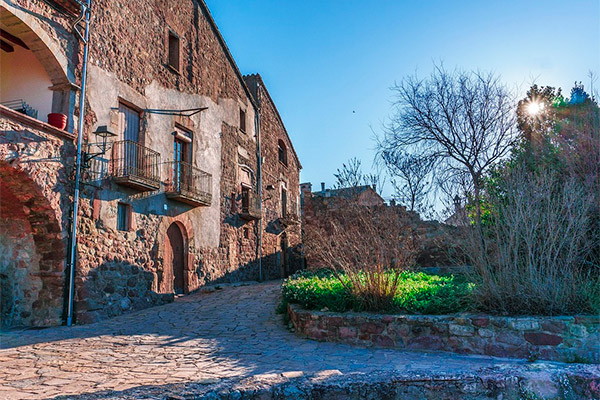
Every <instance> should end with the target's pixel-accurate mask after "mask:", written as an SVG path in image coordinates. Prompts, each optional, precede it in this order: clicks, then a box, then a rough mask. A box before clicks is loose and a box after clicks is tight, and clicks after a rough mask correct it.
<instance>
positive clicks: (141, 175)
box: [109, 140, 160, 188]
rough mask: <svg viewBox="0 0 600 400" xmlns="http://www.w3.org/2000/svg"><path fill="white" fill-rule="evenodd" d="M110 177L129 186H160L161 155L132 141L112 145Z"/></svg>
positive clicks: (122, 141)
mask: <svg viewBox="0 0 600 400" xmlns="http://www.w3.org/2000/svg"><path fill="white" fill-rule="evenodd" d="M109 175H110V176H111V177H113V178H114V179H115V181H117V182H118V183H122V184H125V185H129V186H147V187H148V188H158V187H159V186H160V153H158V152H156V151H154V150H151V149H149V148H148V147H145V146H142V145H141V144H139V143H137V142H134V141H132V140H121V141H117V142H113V143H112V150H111V158H110V168H109Z"/></svg>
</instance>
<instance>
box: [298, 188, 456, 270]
mask: <svg viewBox="0 0 600 400" xmlns="http://www.w3.org/2000/svg"><path fill="white" fill-rule="evenodd" d="M309 188H310V185H307V186H305V189H307V190H304V191H303V193H302V222H303V224H304V226H310V225H311V224H317V223H318V221H321V220H322V219H324V218H325V219H326V218H328V215H329V214H330V213H331V212H334V211H335V210H336V209H339V208H340V207H345V206H346V204H347V203H348V202H350V201H353V200H351V199H346V198H340V197H324V196H315V195H313V194H312V193H311V192H310V189H309ZM366 193H370V196H372V195H373V193H374V192H373V191H366ZM377 197H379V196H377ZM365 202H366V201H365ZM359 204H360V203H359ZM367 204H370V203H367ZM380 207H392V208H394V209H396V210H397V212H398V213H401V215H403V216H404V217H406V221H407V223H408V224H409V226H411V227H412V229H413V231H414V234H415V236H416V243H417V245H418V248H417V255H416V264H417V267H436V268H439V267H443V268H444V269H448V267H450V269H453V267H454V266H457V265H464V257H463V256H462V242H461V231H460V228H458V227H454V226H450V225H446V224H441V223H438V222H436V221H424V220H422V219H421V218H420V216H419V214H417V213H416V212H410V211H407V210H406V208H405V207H403V206H400V205H382V206H380ZM308 264H309V265H308V266H309V267H313V268H314V267H319V266H318V265H311V263H310V260H308Z"/></svg>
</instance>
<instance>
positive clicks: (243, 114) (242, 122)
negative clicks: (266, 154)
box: [240, 108, 246, 132]
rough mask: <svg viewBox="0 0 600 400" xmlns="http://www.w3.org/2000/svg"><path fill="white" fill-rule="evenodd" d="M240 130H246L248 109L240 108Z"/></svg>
mask: <svg viewBox="0 0 600 400" xmlns="http://www.w3.org/2000/svg"><path fill="white" fill-rule="evenodd" d="M240 131H242V132H246V111H245V110H243V109H241V108H240Z"/></svg>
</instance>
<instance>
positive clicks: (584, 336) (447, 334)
mask: <svg viewBox="0 0 600 400" xmlns="http://www.w3.org/2000/svg"><path fill="white" fill-rule="evenodd" d="M288 314H289V316H290V319H291V321H292V323H293V324H294V327H295V329H296V332H297V333H298V334H300V335H302V336H306V337H308V338H310V339H315V340H320V341H331V342H343V343H349V344H354V345H360V346H374V347H390V348H399V349H411V350H438V351H449V352H455V353H463V354H481V355H490V356H497V357H511V358H527V359H530V360H535V359H538V358H539V359H543V360H553V361H562V362H584V363H598V362H600V348H599V346H598V343H600V333H599V328H600V316H566V317H498V316H488V315H470V314H464V315H463V314H461V315H457V316H447V315H443V316H434V315H379V314H367V313H345V314H340V313H329V312H320V311H307V310H303V309H301V308H300V307H299V306H297V305H294V304H290V305H289V306H288Z"/></svg>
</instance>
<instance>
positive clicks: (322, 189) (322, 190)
mask: <svg viewBox="0 0 600 400" xmlns="http://www.w3.org/2000/svg"><path fill="white" fill-rule="evenodd" d="M321 192H323V193H325V182H321Z"/></svg>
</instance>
